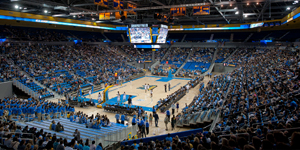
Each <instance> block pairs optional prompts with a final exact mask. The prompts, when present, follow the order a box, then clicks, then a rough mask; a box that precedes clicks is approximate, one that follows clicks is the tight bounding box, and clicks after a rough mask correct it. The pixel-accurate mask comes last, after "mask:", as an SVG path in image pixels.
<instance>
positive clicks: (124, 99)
mask: <svg viewBox="0 0 300 150" xmlns="http://www.w3.org/2000/svg"><path fill="white" fill-rule="evenodd" d="M123 101H124V102H126V93H125V92H124V94H123V99H122V102H121V103H123Z"/></svg>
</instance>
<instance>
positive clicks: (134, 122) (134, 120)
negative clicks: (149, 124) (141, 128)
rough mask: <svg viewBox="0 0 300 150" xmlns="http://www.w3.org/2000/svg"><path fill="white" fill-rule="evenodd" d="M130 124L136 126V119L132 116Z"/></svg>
mask: <svg viewBox="0 0 300 150" xmlns="http://www.w3.org/2000/svg"><path fill="white" fill-rule="evenodd" d="M131 124H132V125H133V126H134V125H136V119H135V116H133V118H132V121H131Z"/></svg>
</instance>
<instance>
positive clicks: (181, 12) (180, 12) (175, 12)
mask: <svg viewBox="0 0 300 150" xmlns="http://www.w3.org/2000/svg"><path fill="white" fill-rule="evenodd" d="M185 13H186V7H178V8H171V9H170V14H171V16H185Z"/></svg>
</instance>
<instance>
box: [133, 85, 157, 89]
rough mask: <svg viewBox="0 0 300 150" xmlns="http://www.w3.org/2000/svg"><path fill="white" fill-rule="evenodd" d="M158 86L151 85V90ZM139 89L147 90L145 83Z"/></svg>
mask: <svg viewBox="0 0 300 150" xmlns="http://www.w3.org/2000/svg"><path fill="white" fill-rule="evenodd" d="M156 87H157V85H150V86H149V90H152V89H154V88H156ZM137 89H141V90H145V87H144V85H142V86H140V87H138V88H137Z"/></svg>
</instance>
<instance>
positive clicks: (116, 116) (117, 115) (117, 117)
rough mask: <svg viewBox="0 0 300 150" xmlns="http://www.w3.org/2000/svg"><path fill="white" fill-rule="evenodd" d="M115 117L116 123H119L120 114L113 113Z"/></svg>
mask: <svg viewBox="0 0 300 150" xmlns="http://www.w3.org/2000/svg"><path fill="white" fill-rule="evenodd" d="M115 118H116V121H117V123H120V121H119V119H120V115H119V114H118V113H117V114H116V115H115Z"/></svg>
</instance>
